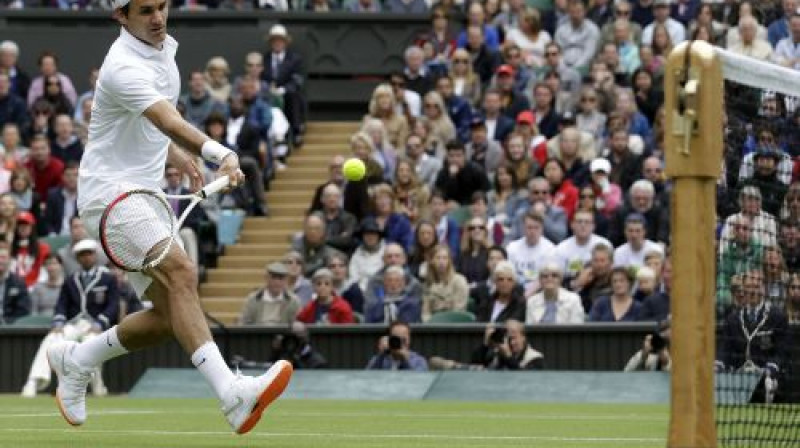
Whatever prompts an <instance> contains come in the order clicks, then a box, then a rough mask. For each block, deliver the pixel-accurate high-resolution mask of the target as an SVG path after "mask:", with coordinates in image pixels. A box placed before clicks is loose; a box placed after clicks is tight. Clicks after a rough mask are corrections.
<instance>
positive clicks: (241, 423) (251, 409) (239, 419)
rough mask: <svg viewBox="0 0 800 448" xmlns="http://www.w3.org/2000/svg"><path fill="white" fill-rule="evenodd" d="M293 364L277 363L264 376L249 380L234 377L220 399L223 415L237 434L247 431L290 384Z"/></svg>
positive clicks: (247, 378) (239, 375)
mask: <svg viewBox="0 0 800 448" xmlns="http://www.w3.org/2000/svg"><path fill="white" fill-rule="evenodd" d="M292 372H293V368H292V364H291V363H289V362H286V361H278V362H276V363H275V364H274V365H273V366H272V367H271V368H270V369H269V370H268V371H267V373H265V374H263V375H261V376H257V377H252V376H244V375H241V374H237V375H236V378H235V379H234V380H233V383H232V384H231V385H230V387H229V388H228V390H227V391H226V392H225V394H224V396H223V397H222V400H221V401H222V413H223V414H224V415H225V418H226V419H228V423H229V424H230V425H231V428H233V430H234V431H235V432H236V434H245V433H247V432H249V431H250V430H251V429H253V427H254V426H255V425H256V423H258V421H259V420H260V419H261V414H262V413H263V412H264V409H266V408H267V406H269V405H270V404H271V403H272V402H273V401H275V400H276V399H277V398H278V397H279V396H280V395H281V394H282V393H283V391H284V390H286V386H288V385H289V380H290V379H291V378H292Z"/></svg>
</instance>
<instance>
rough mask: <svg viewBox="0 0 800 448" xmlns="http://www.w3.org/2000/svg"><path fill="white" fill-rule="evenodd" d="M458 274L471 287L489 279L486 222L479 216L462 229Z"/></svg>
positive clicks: (471, 219) (474, 217)
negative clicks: (462, 276)
mask: <svg viewBox="0 0 800 448" xmlns="http://www.w3.org/2000/svg"><path fill="white" fill-rule="evenodd" d="M463 233H464V236H463V238H462V239H463V241H462V242H461V255H459V257H458V272H459V273H461V274H462V275H464V277H465V278H466V279H467V282H468V283H469V284H470V286H471V287H474V286H475V285H477V284H478V283H479V282H482V281H484V280H486V279H487V278H489V266H488V264H487V261H488V260H489V238H488V229H487V228H486V221H485V220H484V219H483V218H482V217H480V216H473V217H472V218H470V220H469V222H468V223H467V226H466V227H465V229H464V232H463Z"/></svg>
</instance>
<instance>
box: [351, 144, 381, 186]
mask: <svg viewBox="0 0 800 448" xmlns="http://www.w3.org/2000/svg"><path fill="white" fill-rule="evenodd" d="M350 150H351V151H352V152H353V156H354V157H357V158H359V159H361V161H362V162H364V165H366V166H367V174H366V175H365V176H364V180H366V181H367V183H368V184H370V185H374V184H379V183H381V182H383V168H382V167H381V165H380V164H379V163H378V161H377V160H375V155H374V153H375V147H374V146H373V145H372V138H371V137H370V136H369V135H367V134H366V133H365V132H356V133H355V134H353V136H352V137H350Z"/></svg>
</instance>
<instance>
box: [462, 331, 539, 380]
mask: <svg viewBox="0 0 800 448" xmlns="http://www.w3.org/2000/svg"><path fill="white" fill-rule="evenodd" d="M505 324H506V325H505V328H495V326H494V325H493V324H489V325H488V326H487V327H486V333H485V336H484V340H483V344H482V345H481V346H480V347H478V348H477V349H476V350H475V351H474V352H473V353H472V364H477V365H481V366H483V367H484V368H485V369H488V370H534V369H542V368H543V367H544V355H543V354H541V353H540V352H538V351H536V350H534V349H533V347H531V346H530V344H528V339H527V338H526V337H525V325H524V324H523V323H522V322H520V321H518V320H515V319H508V320H507V321H506V322H505Z"/></svg>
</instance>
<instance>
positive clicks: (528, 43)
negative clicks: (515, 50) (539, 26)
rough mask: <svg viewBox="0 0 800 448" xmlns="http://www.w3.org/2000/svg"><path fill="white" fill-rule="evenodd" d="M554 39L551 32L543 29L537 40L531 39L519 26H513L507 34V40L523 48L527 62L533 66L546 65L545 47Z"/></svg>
mask: <svg viewBox="0 0 800 448" xmlns="http://www.w3.org/2000/svg"><path fill="white" fill-rule="evenodd" d="M552 40H553V39H552V38H551V37H550V33H548V32H547V31H544V30H541V31H539V34H538V35H537V36H536V40H530V38H528V36H526V35H525V34H524V33H523V32H522V31H520V30H519V29H518V28H511V29H510V30H508V34H507V35H506V42H513V43H515V44H517V46H518V47H519V48H520V50H522V54H523V56H524V58H525V63H526V64H528V65H530V66H533V67H541V66H542V65H544V49H545V47H546V46H547V44H549V43H550V42H551V41H552Z"/></svg>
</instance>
